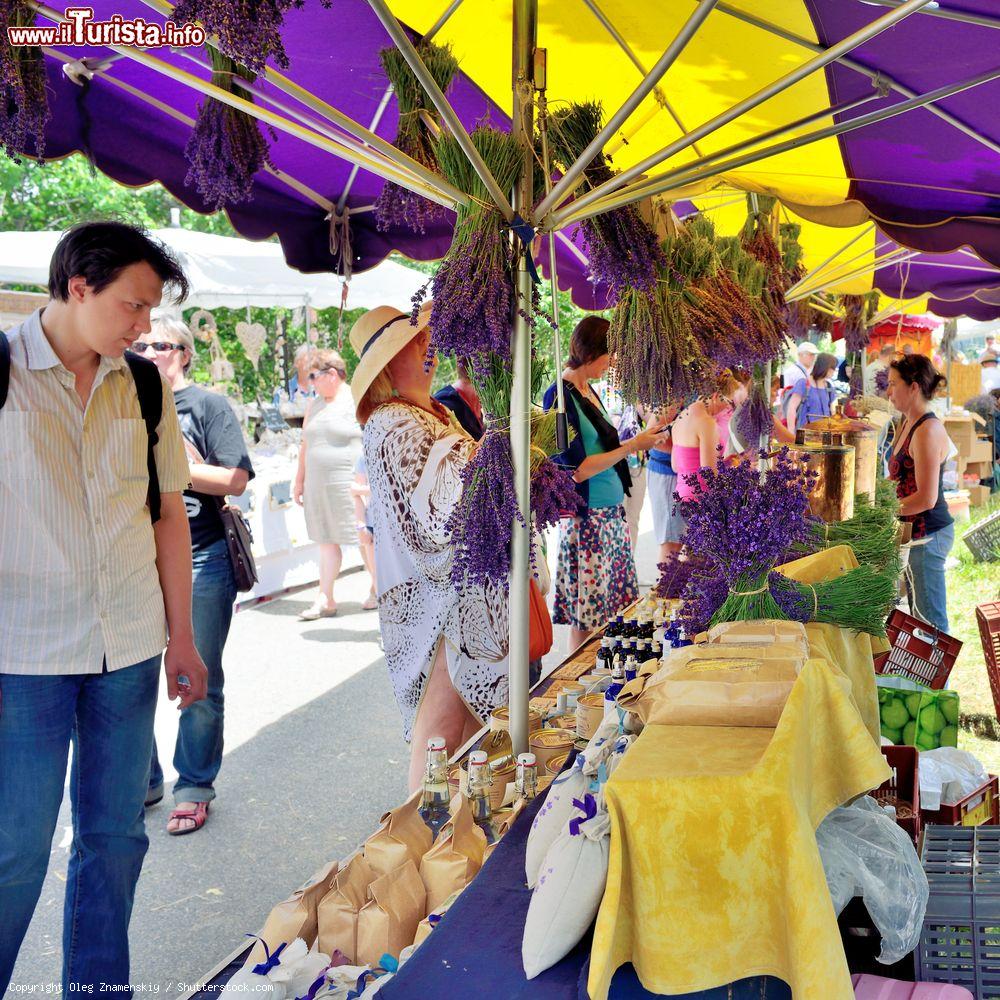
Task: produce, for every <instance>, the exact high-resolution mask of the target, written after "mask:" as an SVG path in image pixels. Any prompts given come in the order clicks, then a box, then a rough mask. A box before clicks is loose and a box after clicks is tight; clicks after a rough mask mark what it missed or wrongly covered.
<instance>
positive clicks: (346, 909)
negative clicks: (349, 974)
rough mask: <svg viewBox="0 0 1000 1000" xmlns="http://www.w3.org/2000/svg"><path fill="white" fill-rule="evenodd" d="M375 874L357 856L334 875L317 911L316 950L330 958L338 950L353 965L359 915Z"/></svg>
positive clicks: (356, 946)
mask: <svg viewBox="0 0 1000 1000" xmlns="http://www.w3.org/2000/svg"><path fill="white" fill-rule="evenodd" d="M374 879H375V874H374V872H373V871H372V870H371V868H369V867H368V863H367V862H366V861H365V859H364V858H363V857H362V856H361V855H360V854H355V855H354V857H353V858H351V860H350V861H349V862H348V863H347V864H346V865H345V866H344V867H343V868H341V869H340V871H339V872H337V877H336V878H335V879H334V880H333V882H332V883H331V887H330V891H329V892H327V894H326V895H325V896H324V897H323V898H322V899H321V900H320V902H319V906H318V908H317V921H318V926H319V950H320V951H321V952H322V953H323V954H324V955H332V954H333V952H334V950H335V949H338V948H339V949H340V951H342V952H343V953H344V956H345V957H346V958H347V959H348V961H350V962H353V961H354V959H355V955H356V953H357V950H358V913H359V912H360V910H361V908H362V907H363V906H364V905H365V903H367V902H368V886H370V885H371V884H372V882H373V881H374Z"/></svg>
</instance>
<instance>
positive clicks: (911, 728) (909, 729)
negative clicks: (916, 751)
mask: <svg viewBox="0 0 1000 1000" xmlns="http://www.w3.org/2000/svg"><path fill="white" fill-rule="evenodd" d="M916 738H917V724H916V723H915V722H908V723H907V724H906V725H905V726H904V727H903V743H905V744H906V746H908V747H912V746H913V745H914V743H915V742H916Z"/></svg>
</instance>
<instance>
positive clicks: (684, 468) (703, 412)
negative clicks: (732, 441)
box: [671, 372, 747, 500]
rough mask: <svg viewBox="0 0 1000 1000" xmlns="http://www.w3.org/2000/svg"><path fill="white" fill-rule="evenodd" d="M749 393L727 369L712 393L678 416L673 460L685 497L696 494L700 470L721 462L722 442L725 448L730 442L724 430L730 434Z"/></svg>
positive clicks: (672, 454)
mask: <svg viewBox="0 0 1000 1000" xmlns="http://www.w3.org/2000/svg"><path fill="white" fill-rule="evenodd" d="M746 395H747V388H746V386H745V385H744V384H743V383H742V382H740V381H739V380H738V379H736V378H735V377H733V376H732V375H731V374H729V373H728V372H727V373H726V374H724V375H723V376H722V377H721V378H720V379H719V386H718V389H717V390H716V391H715V392H714V393H713V394H712V395H711V396H702V397H701V398H700V399H697V400H695V401H694V402H693V403H692V404H691V405H690V406H689V407H687V409H685V410H684V411H683V412H682V413H681V415H680V416H679V417H678V418H677V421H676V422H675V423H674V427H673V434H672V438H673V445H674V447H673V451H672V452H671V462H672V463H673V467H674V472H675V473H676V475H677V495H678V496H679V497H680V498H681V499H682V500H690V499H691V498H692V497H693V496H694V492H695V491H694V484H695V482H696V481H697V478H698V472H699V470H701V469H704V468H713V467H714V466H715V465H716V464H717V463H718V461H719V451H718V449H719V446H720V445H722V447H723V449H725V445H726V440H725V439H724V438H723V434H726V436H727V437H728V428H729V418H730V417H732V414H733V410H734V409H735V408H736V407H737V406H739V404H740V403H741V402H743V400H744V399H746ZM723 428H725V430H723Z"/></svg>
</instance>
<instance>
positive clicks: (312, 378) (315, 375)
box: [309, 368, 337, 382]
mask: <svg viewBox="0 0 1000 1000" xmlns="http://www.w3.org/2000/svg"><path fill="white" fill-rule="evenodd" d="M335 371H337V369H336V368H320V369H319V370H318V371H314V372H310V373H309V381H310V382H315V381H316V379H318V378H319V377H320V375H328V374H329V373H330V372H335Z"/></svg>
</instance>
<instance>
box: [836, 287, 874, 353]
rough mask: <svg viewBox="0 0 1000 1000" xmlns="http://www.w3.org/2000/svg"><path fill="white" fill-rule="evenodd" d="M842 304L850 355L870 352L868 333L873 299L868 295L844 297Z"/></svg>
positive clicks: (847, 346) (845, 334) (846, 345)
mask: <svg viewBox="0 0 1000 1000" xmlns="http://www.w3.org/2000/svg"><path fill="white" fill-rule="evenodd" d="M876 301H877V293H876ZM840 304H841V305H842V306H843V309H844V347H845V348H846V349H847V353H848V354H860V353H861V352H862V351H866V350H868V345H869V344H870V343H871V337H870V335H869V333H868V321H869V319H870V315H871V314H870V305H871V298H870V296H868V295H842V296H841V297H840Z"/></svg>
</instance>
